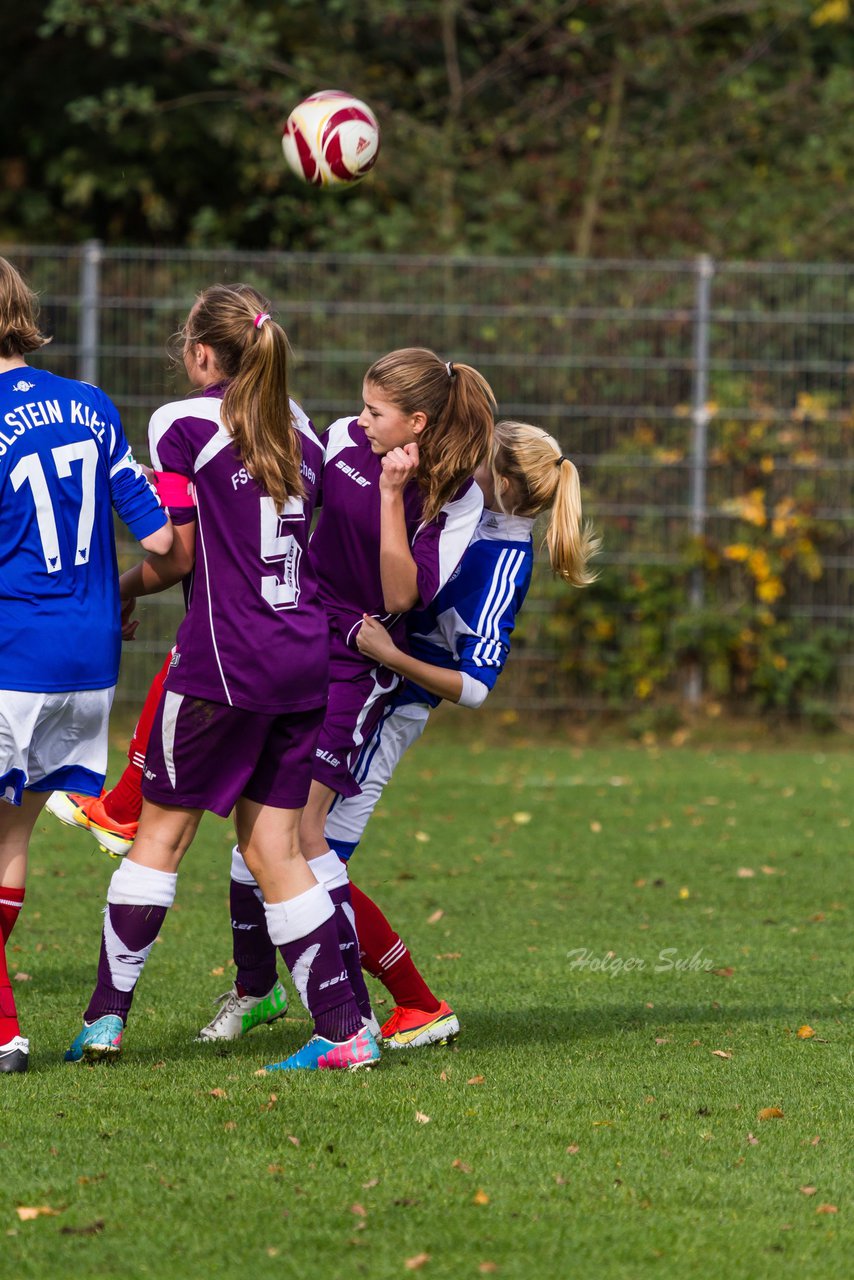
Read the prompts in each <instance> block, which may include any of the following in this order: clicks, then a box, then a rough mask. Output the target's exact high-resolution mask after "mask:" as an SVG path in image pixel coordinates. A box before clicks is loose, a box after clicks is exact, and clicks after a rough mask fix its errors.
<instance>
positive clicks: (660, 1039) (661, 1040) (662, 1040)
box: [655, 1036, 670, 1044]
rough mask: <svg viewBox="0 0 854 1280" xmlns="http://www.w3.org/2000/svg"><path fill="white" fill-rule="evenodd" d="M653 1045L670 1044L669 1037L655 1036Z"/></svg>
mask: <svg viewBox="0 0 854 1280" xmlns="http://www.w3.org/2000/svg"><path fill="white" fill-rule="evenodd" d="M655 1043H656V1044H670V1037H669V1036H656V1037H655Z"/></svg>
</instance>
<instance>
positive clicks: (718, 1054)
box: [712, 1049, 732, 1058]
mask: <svg viewBox="0 0 854 1280" xmlns="http://www.w3.org/2000/svg"><path fill="white" fill-rule="evenodd" d="M712 1057H713V1058H731V1057H732V1054H731V1053H727V1051H726V1049H713V1050H712Z"/></svg>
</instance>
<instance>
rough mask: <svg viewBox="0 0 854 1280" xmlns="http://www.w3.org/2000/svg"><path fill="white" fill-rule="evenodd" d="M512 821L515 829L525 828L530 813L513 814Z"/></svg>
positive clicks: (529, 818) (529, 819)
mask: <svg viewBox="0 0 854 1280" xmlns="http://www.w3.org/2000/svg"><path fill="white" fill-rule="evenodd" d="M513 821H514V822H515V823H516V826H517V827H526V826H527V825H528V823H529V822H530V821H531V815H530V813H522V812H521V811H520V812H519V813H514V814H513Z"/></svg>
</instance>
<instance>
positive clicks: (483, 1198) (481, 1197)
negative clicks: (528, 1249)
mask: <svg viewBox="0 0 854 1280" xmlns="http://www.w3.org/2000/svg"><path fill="white" fill-rule="evenodd" d="M471 1202H472V1204H489V1196H488V1195H487V1194H486V1192H485V1191H484V1190H483V1187H478V1189H477V1191H475V1193H474V1195H473V1196H472V1198H471ZM834 1212H835V1210H834Z"/></svg>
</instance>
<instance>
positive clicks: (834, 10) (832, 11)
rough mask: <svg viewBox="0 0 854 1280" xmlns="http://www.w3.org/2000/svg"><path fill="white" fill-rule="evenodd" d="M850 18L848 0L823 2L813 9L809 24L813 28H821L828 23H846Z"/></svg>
mask: <svg viewBox="0 0 854 1280" xmlns="http://www.w3.org/2000/svg"><path fill="white" fill-rule="evenodd" d="M850 16H851V5H850V3H849V0H824V4H820V5H819V6H818V7H817V8H816V9H813V12H812V16H811V17H810V22H811V23H812V25H813V26H814V27H823V26H824V25H825V23H829V22H847V21H848V19H849V17H850Z"/></svg>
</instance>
